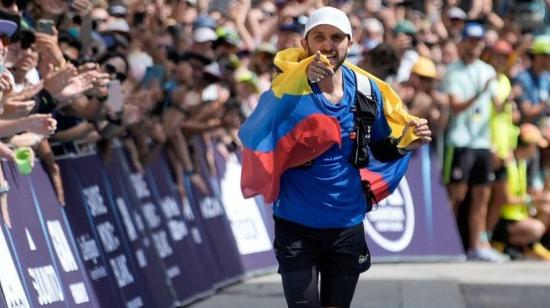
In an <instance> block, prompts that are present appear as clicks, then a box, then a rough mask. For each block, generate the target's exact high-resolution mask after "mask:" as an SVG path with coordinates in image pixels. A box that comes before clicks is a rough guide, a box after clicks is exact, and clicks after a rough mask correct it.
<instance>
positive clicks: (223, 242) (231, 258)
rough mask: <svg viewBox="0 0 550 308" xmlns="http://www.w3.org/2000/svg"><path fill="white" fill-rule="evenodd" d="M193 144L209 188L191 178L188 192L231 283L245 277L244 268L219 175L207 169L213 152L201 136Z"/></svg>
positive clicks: (209, 241) (198, 171) (208, 240)
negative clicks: (220, 185)
mask: <svg viewBox="0 0 550 308" xmlns="http://www.w3.org/2000/svg"><path fill="white" fill-rule="evenodd" d="M192 145H193V147H194V149H195V152H197V153H202V154H203V155H195V158H196V160H197V162H198V164H199V166H198V167H197V168H198V170H197V173H198V174H199V175H200V176H201V177H202V178H203V179H205V181H206V184H207V186H208V189H209V191H208V192H205V191H201V190H200V189H199V187H198V186H197V185H196V184H195V183H194V182H193V181H190V182H191V184H192V185H191V189H190V193H189V195H190V201H191V204H192V205H193V207H194V209H195V212H198V213H200V216H199V217H200V219H201V220H202V225H203V226H204V231H205V232H206V242H207V243H208V244H209V245H210V247H211V248H210V249H211V250H212V251H213V252H214V256H215V257H216V258H217V260H218V263H219V264H221V265H222V269H223V273H224V275H225V277H227V280H226V282H228V283H230V282H232V281H236V280H238V279H241V278H242V276H243V275H244V268H243V264H242V262H241V258H240V254H239V250H238V248H237V243H236V241H235V238H234V237H233V233H232V231H231V227H230V225H229V221H228V220H227V216H226V213H225V210H224V208H223V205H222V203H221V201H220V199H219V195H217V194H216V192H217V191H219V187H215V185H216V182H217V179H216V178H213V177H212V174H211V172H210V170H209V169H208V164H207V161H206V159H207V157H208V156H209V155H214V154H213V152H211V153H208V152H207V147H206V145H205V144H204V142H203V140H202V138H200V137H199V136H195V137H194V138H193V139H192ZM212 151H213V149H212ZM212 159H213V156H212Z"/></svg>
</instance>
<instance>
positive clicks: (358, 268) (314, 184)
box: [273, 7, 431, 307]
mask: <svg viewBox="0 0 550 308" xmlns="http://www.w3.org/2000/svg"><path fill="white" fill-rule="evenodd" d="M351 38H352V35H351V26H350V22H349V19H348V17H347V16H346V14H345V13H344V12H342V11H340V10H338V9H335V8H332V7H324V8H321V9H318V10H316V11H314V12H313V13H312V14H311V16H310V17H309V19H308V21H307V23H306V28H305V31H304V38H303V39H302V47H303V49H304V50H305V51H306V52H307V54H308V55H310V56H311V55H316V58H315V60H314V61H313V62H312V63H311V64H310V65H309V67H308V69H307V77H308V80H309V84H310V87H311V89H312V92H313V93H311V94H309V95H313V96H314V99H315V100H318V101H319V102H320V103H321V104H322V106H323V109H324V113H325V114H327V115H330V116H331V117H334V118H335V119H337V120H338V121H339V123H340V128H341V139H342V144H341V145H334V146H332V147H331V148H330V149H328V150H327V151H326V152H324V153H323V154H321V155H320V156H319V157H317V158H316V159H314V160H313V161H312V162H310V163H309V164H307V165H306V166H299V167H296V168H292V169H289V170H287V171H286V172H284V173H283V175H282V176H281V180H280V183H281V189H280V194H279V197H278V199H277V200H276V201H275V203H274V207H273V209H274V219H275V243H274V246H275V254H276V257H277V260H278V261H279V273H280V274H281V277H282V282H283V289H284V293H285V298H286V301H287V304H288V306H289V307H319V306H323V307H349V305H350V303H351V300H352V298H353V293H354V291H355V287H356V284H357V281H358V278H359V274H360V273H361V272H364V271H366V270H367V269H368V267H369V266H370V256H369V252H368V247H367V244H366V242H365V234H364V229H363V223H362V222H363V219H364V217H365V211H366V204H367V200H366V198H365V195H364V192H363V187H362V185H361V179H360V175H359V170H358V169H357V168H355V167H354V166H353V164H352V163H351V162H350V156H351V153H352V150H353V145H354V140H353V138H350V135H351V134H352V133H353V131H354V126H355V118H354V113H353V112H352V107H353V106H354V103H355V92H356V88H357V79H356V78H357V76H355V73H354V72H353V71H352V70H351V69H350V68H348V67H347V66H346V64H344V61H345V60H346V57H347V55H348V50H349V48H350V47H351V46H352V44H353V41H352V40H351ZM321 54H323V55H325V56H327V58H328V60H329V61H330V65H328V64H325V63H323V62H321ZM374 84H375V83H374V82H372V83H371V85H374ZM373 87H374V86H373ZM377 91H378V90H377V89H376V90H375V89H373V93H374V92H377ZM374 97H375V99H377V100H380V99H381V98H380V95H374ZM377 104H378V105H379V106H381V105H380V103H379V102H377ZM375 125H376V124H375ZM408 129H413V130H414V132H415V134H416V135H417V136H418V137H419V139H418V140H416V141H415V142H413V143H411V144H410V145H409V146H407V147H406V148H404V149H400V148H397V146H396V145H397V142H395V141H396V139H395V138H391V137H389V136H388V137H387V138H386V139H385V140H382V141H381V142H376V143H371V144H369V147H370V149H371V151H372V154H373V155H374V156H375V157H376V159H378V160H381V161H390V160H394V159H397V158H400V157H401V156H402V155H403V154H404V151H408V150H413V149H416V148H418V147H419V146H420V145H422V144H424V143H427V142H429V141H430V140H431V137H430V136H431V131H430V129H429V128H428V125H427V121H426V120H424V119H420V120H415V121H414V122H411V123H410V124H409V127H408ZM319 275H320V276H321V285H320V292H319V286H318V277H319Z"/></svg>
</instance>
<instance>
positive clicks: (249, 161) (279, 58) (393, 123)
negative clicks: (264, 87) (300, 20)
mask: <svg viewBox="0 0 550 308" xmlns="http://www.w3.org/2000/svg"><path fill="white" fill-rule="evenodd" d="M313 58H314V57H313V56H311V57H307V54H306V53H305V51H304V50H302V49H299V48H290V49H286V50H283V51H280V52H279V53H277V55H276V56H275V65H276V66H277V68H279V69H280V71H281V72H280V73H279V74H278V75H276V76H275V77H274V79H273V82H272V86H271V89H270V90H268V91H266V92H264V93H263V94H262V95H261V97H260V100H259V103H258V105H257V107H256V109H255V110H254V112H253V113H252V115H251V116H250V117H249V118H248V119H247V120H246V121H245V122H244V123H243V125H242V126H241V128H240V130H239V138H240V139H241V141H242V144H243V146H244V150H243V162H242V165H243V170H242V176H241V189H242V193H243V195H244V197H246V198H250V197H253V196H256V195H263V196H264V199H265V201H266V202H273V201H275V200H276V199H277V197H278V195H279V181H280V177H281V175H282V174H283V173H284V172H285V171H286V170H287V169H289V168H292V167H296V166H300V165H302V164H304V163H306V162H308V161H311V160H312V159H314V158H316V157H318V156H319V155H321V154H322V153H323V152H325V151H326V150H328V149H329V148H330V147H331V146H333V145H334V144H341V136H340V125H339V123H338V121H337V120H336V119H335V118H332V117H330V116H328V115H326V114H324V112H323V110H324V109H323V106H322V105H321V103H320V102H318V101H317V100H315V99H314V98H313V95H309V94H311V93H312V90H311V88H310V86H309V84H308V81H307V75H306V70H307V67H308V65H309V64H310V63H311V62H312V61H313ZM322 61H326V62H328V60H327V59H326V58H325V57H324V56H322ZM345 65H346V66H347V67H348V68H350V69H352V70H353V71H354V72H355V73H356V74H361V75H364V76H367V77H369V78H370V79H371V80H373V81H374V82H375V83H376V86H377V88H378V89H379V95H380V96H381V98H382V99H379V104H383V106H380V105H379V107H382V108H379V110H383V116H380V117H378V118H377V119H376V121H384V123H378V124H384V125H375V126H374V127H373V130H374V131H373V135H377V134H378V135H380V134H382V135H384V136H387V135H389V134H391V135H392V136H394V137H399V136H401V133H402V132H403V129H404V127H405V124H406V123H408V122H409V121H410V120H411V119H413V118H414V117H413V116H411V115H409V114H408V113H407V112H405V110H404V109H403V107H402V103H401V100H400V99H399V97H398V96H397V94H396V93H395V92H394V91H393V90H392V89H391V87H390V86H389V85H388V84H386V83H385V82H383V81H381V80H380V79H378V78H376V77H374V76H373V75H371V74H369V73H367V72H365V71H364V70H362V69H360V68H358V67H356V66H354V65H352V64H350V63H348V62H346V63H345ZM379 114H382V113H381V112H380V113H379ZM377 127H378V131H376V130H377ZM380 127H382V128H386V129H381V128H380ZM380 130H387V131H380ZM415 139H417V137H416V136H415V135H414V134H412V132H410V133H408V134H407V135H406V136H404V137H403V138H402V139H401V141H400V143H399V145H398V147H405V146H407V145H408V144H410V143H411V142H412V141H414V140H415ZM409 156H410V155H406V156H404V157H403V158H402V159H398V160H397V161H394V162H389V163H382V162H379V161H377V160H376V159H374V157H373V156H372V155H371V159H370V163H369V165H368V166H367V168H365V169H361V170H360V175H361V178H362V179H367V180H369V181H370V182H371V186H372V188H373V190H374V193H375V196H376V198H377V200H378V201H380V200H382V199H383V198H384V197H386V196H387V195H388V194H390V193H391V192H392V191H393V190H394V189H395V188H396V187H397V185H398V184H399V181H400V180H401V178H402V177H403V175H404V173H405V171H406V168H407V164H408V160H409Z"/></svg>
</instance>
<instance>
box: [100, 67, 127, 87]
mask: <svg viewBox="0 0 550 308" xmlns="http://www.w3.org/2000/svg"><path fill="white" fill-rule="evenodd" d="M105 71H106V72H107V73H108V74H109V75H111V76H113V75H114V76H115V78H116V79H118V80H119V81H120V82H121V83H122V82H124V80H126V74H124V73H120V72H118V71H117V70H116V68H115V67H114V66H113V65H112V64H105Z"/></svg>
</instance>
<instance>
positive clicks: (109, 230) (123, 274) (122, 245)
mask: <svg viewBox="0 0 550 308" xmlns="http://www.w3.org/2000/svg"><path fill="white" fill-rule="evenodd" d="M75 161H76V162H77V163H78V165H79V168H78V169H77V171H78V174H79V181H80V185H82V190H81V191H82V194H83V197H84V204H85V205H86V209H87V210H88V214H89V216H90V218H91V221H92V222H93V226H94V228H95V229H96V232H97V235H98V238H99V240H100V242H101V244H102V248H103V252H104V253H105V257H106V258H107V260H108V262H109V265H110V269H111V272H112V274H113V277H114V278H115V281H116V283H117V286H118V287H119V288H120V290H121V291H122V295H123V298H124V301H125V304H126V306H127V307H143V306H145V307H149V305H152V304H153V301H152V299H151V294H150V292H149V291H148V290H149V286H148V285H147V282H146V281H145V279H144V278H143V275H142V273H141V271H140V270H139V267H138V266H137V260H136V259H135V255H134V254H133V253H131V252H130V247H129V245H128V240H127V239H126V236H125V235H124V233H123V231H122V226H121V223H120V221H121V220H120V218H119V216H118V213H117V211H116V207H115V205H114V201H113V200H112V198H111V195H110V191H109V189H108V187H110V183H107V181H106V178H107V176H106V174H105V169H104V167H103V165H102V163H101V161H100V160H99V157H98V156H97V155H88V156H83V157H79V158H75Z"/></svg>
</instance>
